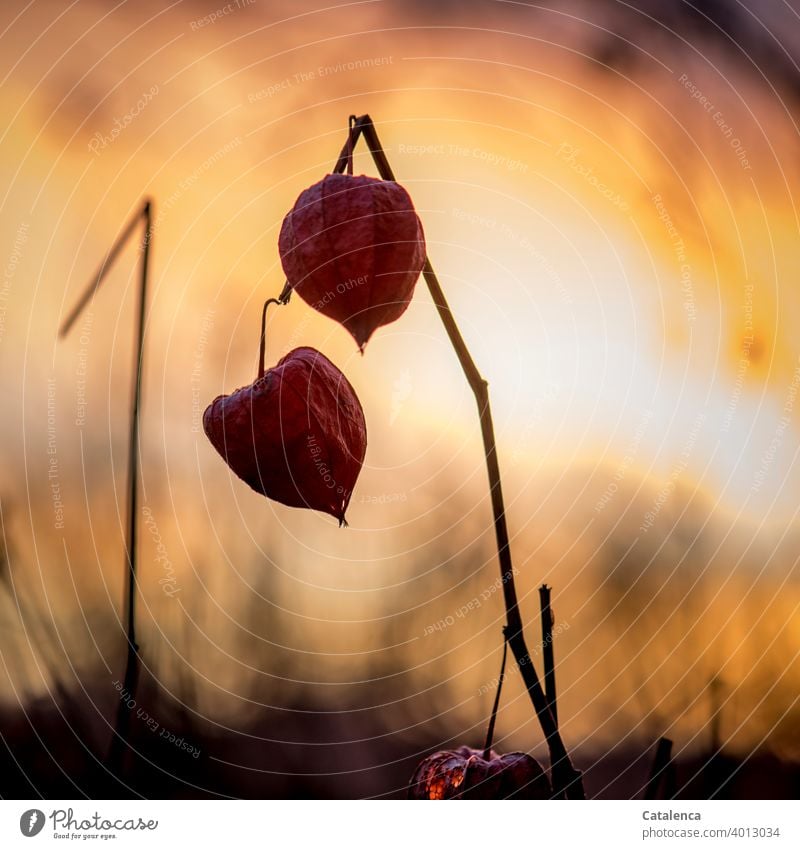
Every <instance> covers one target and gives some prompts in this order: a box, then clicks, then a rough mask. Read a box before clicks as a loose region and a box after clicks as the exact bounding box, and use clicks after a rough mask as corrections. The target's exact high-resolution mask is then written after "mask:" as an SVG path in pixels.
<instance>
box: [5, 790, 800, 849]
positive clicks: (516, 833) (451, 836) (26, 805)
mask: <svg viewBox="0 0 800 849" xmlns="http://www.w3.org/2000/svg"><path fill="white" fill-rule="evenodd" d="M799 808H800V806H798V804H797V803H796V802H777V801H768V802H764V801H758V802H755V801H754V802H743V801H736V802H728V801H714V802H708V801H703V802H613V801H608V802H605V801H589V802H466V803H465V802H463V801H462V802H460V803H458V804H455V803H451V804H438V805H437V804H433V805H431V804H426V803H423V802H405V801H403V802H401V801H364V802H336V801H216V800H213V801H143V800H140V801H97V802H93V801H52V802H44V801H42V800H29V801H2V802H0V846H3V847H6V846H15V847H16V846H25V847H28V849H31V847H32V846H35V845H37V843H38V844H42V843H47V844H48V845H49V844H50V842H51V841H53V840H56V841H60V842H64V843H66V842H71V843H75V842H77V841H80V842H82V843H84V842H86V841H95V842H104V843H107V844H108V843H111V842H112V841H113V845H115V846H120V847H121V846H143V847H153V849H156V847H162V846H163V847H175V846H178V847H180V849H188V847H191V846H201V847H204V846H220V845H222V846H225V847H226V849H227V847H240V846H242V847H249V846H258V847H269V846H273V845H277V846H281V847H284V846H299V847H306V846H320V847H326V849H327V847H340V846H341V847H348V849H352V847H362V846H363V847H381V849H382V847H403V849H409V847H414V848H415V849H416V847H419V849H427V847H429V846H434V845H437V844H441V845H454V846H458V847H459V849H462V847H472V846H480V847H481V848H482V849H492V847H496V846H499V845H503V846H505V847H510V848H513V847H514V846H515V845H519V846H525V847H530V846H536V845H537V844H543V843H544V842H545V841H546V843H547V844H548V845H549V846H551V847H556V846H557V847H569V849H576V847H579V846H582V845H586V846H589V845H591V846H600V847H604V846H613V847H615V849H618V847H627V846H642V845H645V846H646V845H659V846H667V845H670V844H672V845H675V846H711V845H716V846H725V845H728V844H730V845H732V846H735V845H740V846H752V847H758V846H769V847H792V848H793V849H795V847H798V846H800V830H798V818H799V817H798V813H799V811H798V809H799ZM470 809H471V810H470ZM517 841H519V843H518V844H517Z"/></svg>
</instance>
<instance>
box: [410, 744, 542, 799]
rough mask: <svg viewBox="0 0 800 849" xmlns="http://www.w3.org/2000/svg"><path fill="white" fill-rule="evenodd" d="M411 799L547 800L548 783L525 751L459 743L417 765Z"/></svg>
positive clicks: (411, 786) (412, 782)
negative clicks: (500, 750)
mask: <svg viewBox="0 0 800 849" xmlns="http://www.w3.org/2000/svg"><path fill="white" fill-rule="evenodd" d="M408 795H409V798H411V799H549V798H550V795H551V793H550V782H549V781H548V780H547V775H546V774H545V772H544V770H543V769H542V768H541V766H540V765H539V763H538V761H536V760H535V759H534V758H532V757H531V756H530V755H527V754H525V753H524V752H509V753H508V754H505V755H498V754H497V752H495V751H491V752H489V753H486V752H482V751H480V750H479V749H471V748H469V746H461V747H460V748H458V749H454V750H452V751H443V752H436V753H435V754H433V755H431V756H430V757H427V758H425V760H424V761H422V763H421V764H420V765H419V766H418V767H417V769H416V771H415V772H414V775H413V776H412V778H411V783H410V784H409V787H408Z"/></svg>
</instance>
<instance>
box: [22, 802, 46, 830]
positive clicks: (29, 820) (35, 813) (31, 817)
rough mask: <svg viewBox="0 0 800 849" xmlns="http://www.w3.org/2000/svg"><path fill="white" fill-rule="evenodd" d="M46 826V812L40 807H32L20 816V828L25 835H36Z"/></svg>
mask: <svg viewBox="0 0 800 849" xmlns="http://www.w3.org/2000/svg"><path fill="white" fill-rule="evenodd" d="M43 828H44V812H43V811H40V810H39V809H38V808H31V809H30V810H29V811H25V813H24V814H23V815H22V816H21V817H20V818H19V830H20V831H21V832H22V833H23V834H24V835H25V837H36V835H37V834H38V833H39V832H40V831H41V830H42V829H43Z"/></svg>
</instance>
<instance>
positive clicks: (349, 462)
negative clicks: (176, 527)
mask: <svg viewBox="0 0 800 849" xmlns="http://www.w3.org/2000/svg"><path fill="white" fill-rule="evenodd" d="M203 429H204V430H205V432H206V435H207V436H208V438H209V440H210V441H211V444H212V445H213V446H214V448H216V450H217V451H218V452H219V454H220V455H221V457H222V458H223V459H224V460H225V462H226V463H227V464H228V465H229V466H230V468H231V469H232V470H233V471H234V472H235V473H236V474H237V475H238V476H239V477H240V478H241V479H242V480H243V481H244V482H245V483H246V484H248V485H249V486H250V487H252V488H253V489H254V490H255V491H256V492H259V493H261V494H262V495H266V496H267V497H268V498H272V499H273V500H275V501H279V502H280V503H281V504H286V505H288V506H289V507H309V508H311V509H313V510H321V511H322V512H324V513H329V514H330V515H331V516H334V517H335V518H336V519H338V520H339V523H340V524H344V522H345V510H347V505H348V503H349V502H350V496H351V494H352V492H353V487H354V486H355V483H356V479H357V478H358V474H359V472H360V471H361V466H362V464H363V462H364V455H365V453H366V449H367V428H366V423H365V421H364V412H363V410H362V409H361V404H360V402H359V400H358V397H357V396H356V393H355V391H354V390H353V387H352V386H351V385H350V384H349V383H348V381H347V378H346V377H345V376H344V375H343V374H342V373H341V371H339V369H338V368H336V366H335V365H334V364H333V363H332V362H331V361H330V360H329V359H328V358H327V357H325V356H323V355H322V354H321V353H320V352H319V351H316V350H315V349H314V348H296V349H295V350H294V351H291V352H290V353H289V354H287V355H286V356H285V357H284V358H283V359H282V360H281V361H280V362H279V363H278V364H277V365H276V366H274V367H273V368H271V369H268V370H267V371H266V372H265V373H264V374H263V375H262V376H260V377H259V378H258V379H257V380H256V381H255V382H254V383H252V384H251V385H250V386H246V387H244V388H242V389H238V390H237V391H236V392H233V393H232V394H230V395H220V396H219V397H218V398H216V399H214V401H212V403H211V404H210V405H209V407H208V408H207V409H206V411H205V413H204V414H203Z"/></svg>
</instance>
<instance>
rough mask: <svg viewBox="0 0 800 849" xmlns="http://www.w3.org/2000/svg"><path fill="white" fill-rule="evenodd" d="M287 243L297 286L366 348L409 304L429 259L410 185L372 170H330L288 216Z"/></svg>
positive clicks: (284, 254)
mask: <svg viewBox="0 0 800 849" xmlns="http://www.w3.org/2000/svg"><path fill="white" fill-rule="evenodd" d="M279 249H280V254H281V262H282V264H283V270H284V272H285V273H286V277H287V279H288V281H289V285H290V286H291V287H292V288H293V289H294V290H295V291H297V293H298V294H299V295H300V297H301V298H302V299H303V300H304V301H306V302H307V303H308V304H310V305H311V306H312V307H314V308H315V309H317V310H319V311H320V312H321V313H323V314H324V315H327V316H329V317H330V318H333V319H336V321H338V322H340V323H341V324H343V325H344V326H345V327H346V328H347V330H348V331H349V332H350V334H351V335H352V336H353V338H354V339H355V340H356V343H357V344H358V347H359V349H360V350H362V351H363V349H364V345H366V343H367V341H368V340H369V338H370V336H372V334H373V333H374V332H375V330H376V329H377V328H378V327H381V326H382V325H384V324H389V323H390V322H392V321H394V320H395V319H397V318H399V317H400V316H401V315H402V314H403V313H404V312H405V311H406V308H407V307H408V305H409V303H410V302H411V297H412V295H413V294H414V286H415V285H416V283H417V279H418V278H419V275H420V273H421V271H422V267H423V265H424V264H425V236H424V234H423V232H422V224H421V222H420V220H419V217H418V216H417V213H416V212H415V211H414V204H413V203H412V202H411V198H410V197H409V196H408V192H407V191H406V190H405V189H404V188H403V187H402V186H400V185H399V184H398V183H394V182H391V181H387V180H379V179H377V178H375V177H366V176H364V175H361V176H357V177H354V176H352V175H348V174H328V176H327V177H325V178H324V179H323V180H321V181H320V182H319V183H315V184H314V185H313V186H311V187H310V188H308V189H306V190H305V191H304V192H303V193H302V194H301V195H300V197H299V198H298V199H297V201H296V202H295V205H294V207H293V208H292V210H291V212H289V214H288V215H287V216H286V218H284V219H283V226H282V227H281V234H280V240H279Z"/></svg>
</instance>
